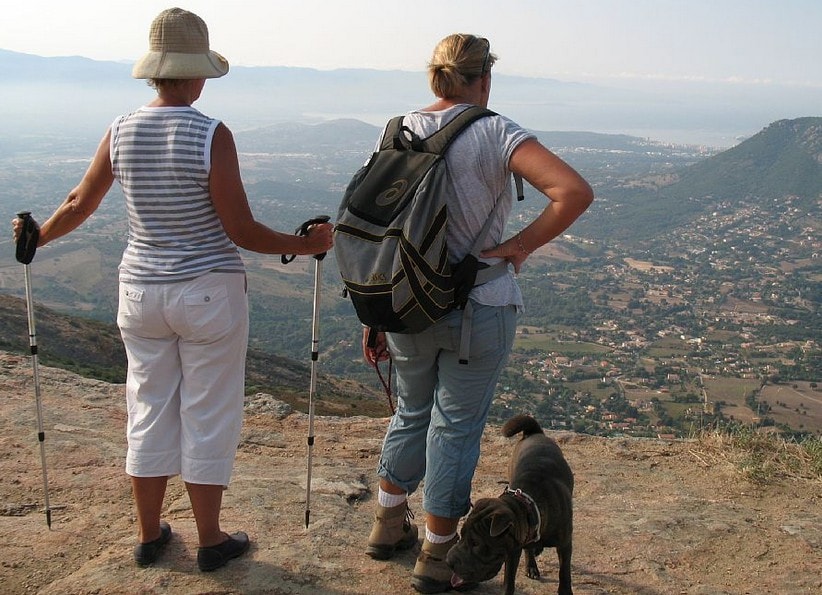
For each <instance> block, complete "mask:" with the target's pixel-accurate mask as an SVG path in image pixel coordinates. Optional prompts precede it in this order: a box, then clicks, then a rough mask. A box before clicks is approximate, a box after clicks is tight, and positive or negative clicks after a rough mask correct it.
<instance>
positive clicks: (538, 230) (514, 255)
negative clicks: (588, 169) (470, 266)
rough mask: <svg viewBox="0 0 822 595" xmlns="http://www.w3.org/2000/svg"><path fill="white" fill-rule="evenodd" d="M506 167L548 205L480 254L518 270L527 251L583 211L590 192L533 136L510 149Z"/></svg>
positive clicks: (546, 240) (590, 196) (584, 182)
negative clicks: (497, 243)
mask: <svg viewBox="0 0 822 595" xmlns="http://www.w3.org/2000/svg"><path fill="white" fill-rule="evenodd" d="M509 167H510V169H511V171H513V172H514V173H515V174H519V175H521V176H522V177H523V178H524V179H525V180H527V181H528V183H529V184H531V185H532V186H533V187H534V188H536V189H537V190H539V191H540V192H542V194H544V195H545V196H546V197H547V198H548V199H549V202H548V206H546V207H545V209H544V210H543V211H542V213H540V215H539V216H538V217H537V218H536V219H534V220H533V221H532V222H531V223H530V224H528V226H526V227H525V229H523V230H522V231H521V232H520V233H519V234H517V235H516V236H514V237H513V238H509V239H508V240H506V241H504V242H503V243H501V244H500V245H498V246H497V247H495V248H492V249H491V250H486V251H484V252H483V253H482V256H486V257H488V256H497V257H501V258H505V259H506V260H508V261H509V262H511V263H512V264H513V265H514V270H515V271H516V272H519V269H520V266H521V265H522V263H523V262H524V261H525V259H526V258H527V257H528V255H529V254H530V253H531V252H533V251H534V250H536V249H537V248H539V247H540V246H543V245H544V244H547V243H548V242H550V241H551V240H553V239H554V238H555V237H557V236H558V235H560V234H561V233H562V232H563V231H565V230H566V229H568V227H570V225H571V224H572V223H573V222H574V221H576V220H577V218H578V217H579V216H580V215H582V213H584V212H585V210H586V209H587V208H588V206H589V205H590V204H591V202H592V201H593V200H594V192H593V190H591V187H590V186H589V185H588V182H586V181H585V180H584V179H583V178H582V176H580V175H579V174H578V173H577V172H576V170H574V169H573V168H572V167H571V166H570V165H568V164H567V163H565V162H564V161H563V160H562V159H560V158H559V157H557V156H556V155H554V154H553V153H552V152H551V151H549V150H548V149H546V148H545V147H544V146H542V145H541V144H540V143H539V142H538V141H537V140H535V139H529V140H527V141H525V142H523V143H522V144H520V145H519V146H518V147H517V148H516V149H515V150H514V153H513V154H512V155H511V160H510V162H509Z"/></svg>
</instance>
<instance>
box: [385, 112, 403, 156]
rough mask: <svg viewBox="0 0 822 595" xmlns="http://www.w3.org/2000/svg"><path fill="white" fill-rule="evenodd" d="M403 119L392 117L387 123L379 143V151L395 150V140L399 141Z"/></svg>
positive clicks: (401, 117)
mask: <svg viewBox="0 0 822 595" xmlns="http://www.w3.org/2000/svg"><path fill="white" fill-rule="evenodd" d="M403 118H404V116H394V117H393V118H391V119H390V120H389V121H388V124H386V126H385V133H384V134H383V136H382V141H381V142H380V151H384V150H386V149H391V148H396V146H397V145H396V143H397V140H396V139H399V136H400V131H401V130H402V121H403Z"/></svg>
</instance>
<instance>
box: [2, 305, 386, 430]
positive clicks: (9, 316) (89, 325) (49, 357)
mask: <svg viewBox="0 0 822 595" xmlns="http://www.w3.org/2000/svg"><path fill="white" fill-rule="evenodd" d="M34 308H35V313H34V317H35V327H36V329H35V330H36V332H37V345H38V351H39V355H38V359H39V361H40V363H41V364H42V365H52V366H57V367H61V368H64V369H67V370H70V371H73V372H76V373H79V374H82V375H84V376H86V377H89V378H97V379H104V380H107V381H111V382H125V374H126V355H125V350H124V348H123V343H122V340H121V339H120V333H119V330H118V329H117V326H116V325H114V324H111V323H104V322H100V321H96V320H91V319H87V318H82V317H78V316H68V315H64V314H60V313H57V312H55V311H53V310H51V309H50V308H46V307H43V306H42V305H41V304H39V303H36V302H35V305H34ZM26 316H27V314H26V302H25V300H22V299H20V298H15V297H11V296H7V295H2V294H0V350H6V351H9V352H15V353H18V354H28V353H29V341H28V321H27V318H26ZM308 355H309V354H308V352H306V359H305V361H300V360H298V359H296V358H288V357H283V356H279V355H274V354H270V353H266V352H263V351H261V350H259V349H253V348H250V349H249V352H248V357H247V360H246V388H247V390H248V391H249V392H252V391H258V390H259V391H265V392H268V393H272V394H274V395H276V396H277V398H279V399H281V400H283V401H286V402H289V403H291V404H292V405H293V406H295V407H297V408H299V409H302V410H307V402H308V387H309V383H310V374H311V369H310V364H309V363H308V362H309V359H308ZM317 395H321V396H322V397H323V401H322V402H318V403H317V407H316V409H317V412H318V413H319V414H335V415H352V414H360V415H384V414H385V412H386V411H388V406H387V405H386V403H385V401H384V398H383V397H381V395H380V394H379V393H377V392H375V391H374V389H373V387H367V386H364V385H362V384H360V383H357V382H353V381H349V380H345V379H339V378H333V377H329V376H327V375H325V374H322V373H321V374H320V375H319V382H318V385H317Z"/></svg>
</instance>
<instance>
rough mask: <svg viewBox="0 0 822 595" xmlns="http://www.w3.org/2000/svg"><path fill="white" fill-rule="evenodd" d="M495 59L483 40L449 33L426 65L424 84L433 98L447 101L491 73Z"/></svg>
mask: <svg viewBox="0 0 822 595" xmlns="http://www.w3.org/2000/svg"><path fill="white" fill-rule="evenodd" d="M496 61H497V56H496V55H495V54H492V53H491V42H489V41H488V40H487V39H485V38H484V37H477V36H476V35H470V34H467V33H453V34H451V35H449V36H448V37H446V38H444V39H442V40H441V41H440V42H439V43H438V44H437V47H435V48H434V54H433V55H432V56H431V61H430V62H429V63H428V83H429V84H430V85H431V90H432V91H433V92H434V95H436V96H437V97H439V98H441V99H447V98H449V97H454V96H457V95H459V94H460V92H461V91H462V89H463V88H464V87H466V86H468V85H470V84H471V83H473V82H474V81H475V80H476V79H477V78H479V77H481V76H482V75H484V74H485V73H486V72H490V71H491V67H492V66H493V65H494V63H495V62H496Z"/></svg>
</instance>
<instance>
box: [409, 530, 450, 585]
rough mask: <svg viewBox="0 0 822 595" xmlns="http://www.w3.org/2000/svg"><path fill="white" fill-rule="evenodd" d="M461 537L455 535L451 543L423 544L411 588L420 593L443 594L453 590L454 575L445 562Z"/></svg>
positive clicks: (424, 542)
mask: <svg viewBox="0 0 822 595" xmlns="http://www.w3.org/2000/svg"><path fill="white" fill-rule="evenodd" d="M458 540H459V537H458V536H457V535H454V538H453V539H452V540H451V541H447V542H445V543H431V542H430V541H428V540H427V539H424V540H423V542H422V550H420V555H419V556H417V563H416V564H415V565H414V573H413V574H412V575H411V586H412V587H414V588H415V589H416V590H417V591H419V592H420V593H443V592H445V591H449V590H450V589H451V576H452V575H453V574H454V573H453V572H452V571H451V569H450V568H449V567H448V564H446V562H445V556H446V554H448V550H450V549H451V547H452V546H454V545H456V543H457V541H458Z"/></svg>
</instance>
